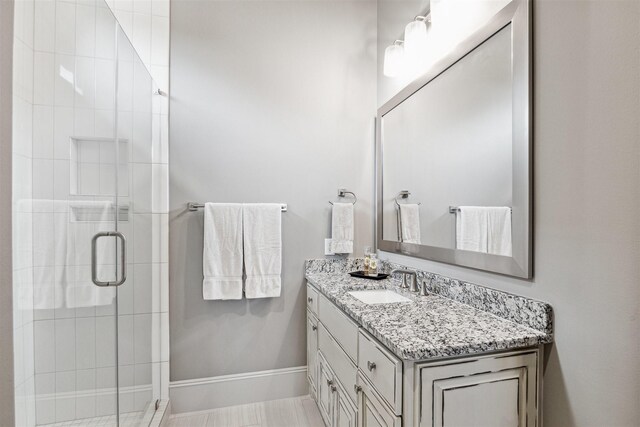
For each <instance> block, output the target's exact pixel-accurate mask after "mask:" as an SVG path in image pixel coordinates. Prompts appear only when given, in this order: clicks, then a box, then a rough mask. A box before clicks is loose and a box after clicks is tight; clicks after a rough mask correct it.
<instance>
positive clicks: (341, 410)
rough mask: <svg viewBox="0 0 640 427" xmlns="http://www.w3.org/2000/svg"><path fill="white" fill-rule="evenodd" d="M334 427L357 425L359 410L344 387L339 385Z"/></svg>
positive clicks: (354, 426)
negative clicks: (357, 410)
mask: <svg viewBox="0 0 640 427" xmlns="http://www.w3.org/2000/svg"><path fill="white" fill-rule="evenodd" d="M333 411H334V413H335V414H334V415H335V419H334V423H333V425H334V427H356V426H357V412H356V409H355V408H354V407H353V404H352V403H351V400H350V399H349V397H348V395H347V393H346V392H345V390H344V389H343V388H342V387H338V391H337V397H336V401H335V407H334V410H333Z"/></svg>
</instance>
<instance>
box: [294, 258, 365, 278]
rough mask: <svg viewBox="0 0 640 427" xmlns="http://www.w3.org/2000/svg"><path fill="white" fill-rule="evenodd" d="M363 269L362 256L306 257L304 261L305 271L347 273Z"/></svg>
mask: <svg viewBox="0 0 640 427" xmlns="http://www.w3.org/2000/svg"><path fill="white" fill-rule="evenodd" d="M363 269H364V259H363V258H326V259H308V260H306V261H305V262H304V272H305V274H307V273H348V272H350V271H358V270H363Z"/></svg>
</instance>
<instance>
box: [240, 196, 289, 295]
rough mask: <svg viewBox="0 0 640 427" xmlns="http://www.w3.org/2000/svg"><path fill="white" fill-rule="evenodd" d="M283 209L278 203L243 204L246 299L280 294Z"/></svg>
mask: <svg viewBox="0 0 640 427" xmlns="http://www.w3.org/2000/svg"><path fill="white" fill-rule="evenodd" d="M281 221H282V211H281V207H280V205H279V204H275V203H255V204H245V205H243V208H242V222H243V227H244V266H245V271H246V273H247V279H246V283H245V288H244V292H245V296H246V297H247V298H272V297H279V296H280V289H281V281H282V279H281V277H280V273H281V271H282V232H281V230H282V224H281Z"/></svg>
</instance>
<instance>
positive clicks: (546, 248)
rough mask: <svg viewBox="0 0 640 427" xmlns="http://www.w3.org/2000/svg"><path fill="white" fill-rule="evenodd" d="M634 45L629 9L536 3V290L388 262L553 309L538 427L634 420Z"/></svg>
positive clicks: (639, 175)
mask: <svg viewBox="0 0 640 427" xmlns="http://www.w3.org/2000/svg"><path fill="white" fill-rule="evenodd" d="M379 19H381V20H383V19H384V17H383V16H379ZM639 45H640V3H639V2H637V1H636V0H620V1H604V0H603V1H583V0H579V1H536V2H535V14H534V46H535V48H534V52H535V54H534V84H535V89H534V103H535V108H534V114H535V119H534V134H535V135H534V157H535V167H534V173H535V196H534V202H535V215H534V216H535V222H534V227H535V278H534V279H533V280H532V281H524V280H518V279H513V278H508V277H503V276H498V275H494V274H488V273H482V272H478V271H474V270H469V269H464V268H457V267H454V266H447V265H444V264H439V263H432V262H426V261H420V260H415V259H411V258H406V257H396V256H394V257H392V258H393V259H394V260H401V261H400V262H403V263H406V264H410V265H412V266H415V267H421V268H425V269H429V270H431V271H434V272H438V273H442V274H446V275H449V276H453V277H457V278H460V279H464V280H469V281H472V282H476V283H480V284H485V285H488V286H491V287H495V288H498V289H503V290H506V291H509V292H514V293H517V294H521V295H526V296H530V297H533V298H538V299H541V300H544V301H548V302H549V303H551V304H552V305H553V307H554V310H555V320H556V322H555V331H556V337H555V340H556V342H555V344H554V345H553V347H552V348H551V350H550V352H549V355H548V362H547V365H546V371H545V377H544V380H545V387H544V425H545V427H556V426H559V427H569V426H581V427H585V426H594V427H595V426H637V425H638V422H639V420H640V405H639V404H638V403H639V400H638V399H639V396H640V352H639V350H640V333H639V331H640V320H639V318H638V312H639V302H640V285H639V283H640V263H639V262H638V261H639V258H640V243H639V242H640V221H639V220H638V215H639V214H640V197H639V196H640V191H639V190H640V145H639V140H640V126H639V118H640V96H639V94H640V56H639V55H640V53H639V51H638V46H639ZM385 86H386V82H385V80H384V79H381V80H379V87H378V89H379V92H381V93H387V92H386V91H385ZM383 101H384V100H383Z"/></svg>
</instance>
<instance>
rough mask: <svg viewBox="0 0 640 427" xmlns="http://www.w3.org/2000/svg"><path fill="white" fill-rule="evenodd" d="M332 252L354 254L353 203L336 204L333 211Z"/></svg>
mask: <svg viewBox="0 0 640 427" xmlns="http://www.w3.org/2000/svg"><path fill="white" fill-rule="evenodd" d="M331 252H333V253H334V254H350V253H353V203H334V204H333V209H332V210H331Z"/></svg>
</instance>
